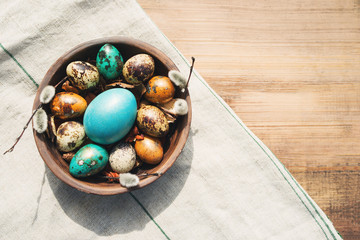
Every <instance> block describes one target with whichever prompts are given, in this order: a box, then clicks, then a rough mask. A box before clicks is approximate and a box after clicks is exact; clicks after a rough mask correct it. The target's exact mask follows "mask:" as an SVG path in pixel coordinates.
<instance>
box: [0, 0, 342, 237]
mask: <svg viewBox="0 0 360 240" xmlns="http://www.w3.org/2000/svg"><path fill="white" fill-rule="evenodd" d="M0 16H1V17H0V30H1V31H0V44H1V45H0V47H1V49H0V70H1V71H0V79H1V80H0V96H1V103H2V104H1V105H0V111H1V113H2V116H1V117H0V125H1V128H0V143H1V147H0V151H1V153H3V152H4V151H5V150H6V149H7V148H9V147H10V146H11V145H12V143H13V142H14V141H15V139H16V137H17V136H18V135H19V133H20V132H21V130H22V128H23V126H24V125H25V123H26V122H27V120H28V118H29V116H30V115H31V109H32V104H33V100H34V97H35V93H36V90H37V85H38V84H39V83H40V82H41V79H42V78H43V76H44V75H45V73H46V71H47V69H48V68H49V67H50V66H51V64H52V63H54V62H55V61H56V60H57V59H58V58H59V57H60V56H61V55H62V54H63V53H64V52H66V51H67V50H69V49H71V48H73V47H74V46H76V45H77V44H79V43H82V42H84V41H88V40H92V39H96V38H100V37H109V36H127V37H133V38H136V39H139V40H142V41H145V42H147V43H149V44H151V45H153V46H155V47H157V48H159V49H160V50H162V51H163V52H164V53H165V54H167V56H169V57H170V58H171V59H172V60H173V61H174V62H175V64H176V65H177V66H178V68H179V69H180V71H181V72H183V73H184V75H185V76H186V75H187V74H188V72H189V63H188V61H187V60H186V59H185V58H184V57H183V56H182V55H181V53H180V52H179V51H178V50H177V49H176V48H175V47H174V45H173V44H172V43H171V42H170V41H169V40H168V39H167V38H166V37H165V36H164V35H163V34H162V33H161V31H160V30H159V29H158V28H157V27H156V26H155V25H154V24H153V22H152V21H151V20H150V19H149V17H148V16H147V15H146V13H145V12H144V11H143V10H142V8H141V7H140V6H139V5H138V4H137V3H136V2H135V1H133V0H124V1H120V0H117V1H113V0H111V1H110V0H106V1H95V0H88V1H85V0H82V1H1V2H0ZM195 57H196V56H195ZM189 91H190V96H191V100H192V107H193V120H192V125H191V132H190V135H189V138H188V140H187V143H186V146H185V148H184V150H183V152H182V153H181V155H180V157H179V158H178V159H177V161H176V162H175V164H174V165H173V167H172V168H171V169H170V170H169V171H168V172H167V173H165V175H164V176H162V177H161V178H160V179H158V180H157V181H155V182H154V183H152V184H151V185H149V186H147V187H145V188H143V189H140V190H136V191H134V192H132V193H130V194H129V193H126V194H121V195H116V196H97V195H91V194H86V193H83V192H80V191H77V190H76V189H73V188H71V187H69V186H67V185H66V184H64V183H63V182H61V181H60V180H58V179H57V178H56V177H55V176H54V175H53V174H52V172H51V171H50V170H49V169H48V168H47V167H46V165H45V164H44V162H43V161H42V159H41V157H40V155H39V153H38V151H37V148H36V146H35V142H34V138H33V135H32V131H31V127H30V129H28V130H27V131H26V132H25V134H24V136H23V138H22V139H21V140H20V142H19V144H18V145H17V146H16V148H15V150H14V151H13V152H12V153H9V154H7V155H5V156H4V155H1V157H0V167H1V170H2V172H1V175H0V176H1V177H0V179H1V181H0V189H1V198H0V205H1V208H0V216H1V218H0V239H25V238H26V239H341V237H340V235H339V234H338V233H337V232H336V230H335V229H334V227H333V225H332V223H331V222H330V221H329V219H328V218H327V217H326V215H325V214H324V213H323V211H322V210H321V209H320V208H319V207H318V206H317V205H316V203H315V202H314V201H313V200H312V199H311V198H310V197H309V196H308V194H307V193H306V192H305V191H304V190H303V189H302V188H301V186H299V184H298V183H297V182H296V181H295V180H294V179H293V177H292V176H291V174H290V173H289V172H288V171H287V170H286V169H285V167H284V166H283V165H282V164H281V163H280V162H279V160H278V159H277V158H276V157H275V156H274V155H273V154H272V153H271V151H270V150H269V149H268V148H267V147H266V146H265V145H264V144H263V143H262V142H261V141H260V140H259V139H258V138H257V137H256V136H255V135H254V134H253V133H251V131H250V130H249V129H248V128H247V127H246V126H245V125H244V124H243V123H242V121H241V120H240V119H239V118H238V117H237V116H236V115H235V113H234V112H233V111H232V110H231V109H230V108H229V106H228V105H227V104H226V103H225V102H224V101H223V100H222V99H221V98H220V97H219V96H218V95H217V94H216V93H215V92H214V91H213V90H212V89H211V88H210V87H209V86H208V85H207V83H206V82H205V81H204V79H202V78H201V76H200V75H199V73H197V72H196V70H195V72H194V74H193V76H192V79H191V82H190V85H189Z"/></svg>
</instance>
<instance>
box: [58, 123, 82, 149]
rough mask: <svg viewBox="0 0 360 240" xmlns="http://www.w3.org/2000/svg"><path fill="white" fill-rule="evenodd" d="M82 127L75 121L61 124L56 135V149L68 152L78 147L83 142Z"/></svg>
mask: <svg viewBox="0 0 360 240" xmlns="http://www.w3.org/2000/svg"><path fill="white" fill-rule="evenodd" d="M85 137H86V135H85V130H84V126H83V125H82V124H81V123H79V122H75V121H68V122H64V123H62V124H61V125H60V126H59V128H58V129H57V133H56V148H57V149H58V150H60V151H62V152H70V151H73V150H75V149H76V148H78V147H80V145H81V144H82V143H83V142H84V141H85Z"/></svg>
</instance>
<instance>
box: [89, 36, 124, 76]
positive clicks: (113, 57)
mask: <svg viewBox="0 0 360 240" xmlns="http://www.w3.org/2000/svg"><path fill="white" fill-rule="evenodd" d="M123 65H124V62H123V57H122V56H121V54H120V52H119V50H117V49H116V48H115V47H114V46H113V45H111V44H108V43H107V44H105V45H104V46H102V47H101V48H100V50H99V52H98V54H97V57H96V67H97V68H98V70H99V72H100V74H101V75H102V76H103V77H104V78H105V79H107V80H112V79H115V78H118V77H119V76H120V74H121V72H122V69H123Z"/></svg>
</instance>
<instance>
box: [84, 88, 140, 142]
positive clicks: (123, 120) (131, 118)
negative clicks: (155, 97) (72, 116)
mask: <svg viewBox="0 0 360 240" xmlns="http://www.w3.org/2000/svg"><path fill="white" fill-rule="evenodd" d="M136 113H137V104H136V99H135V96H134V95H133V94H132V93H131V92H130V91H129V90H127V89H123V88H113V89H110V90H107V91H105V92H102V93H101V94H99V95H98V96H97V97H96V98H94V100H93V101H92V102H91V103H90V104H89V106H88V107H87V108H86V110H85V114H84V120H83V125H84V128H85V133H86V135H87V136H88V137H89V138H90V139H91V140H92V141H94V142H96V143H100V144H111V143H115V142H117V141H119V140H120V139H122V138H123V137H125V135H126V134H127V133H128V132H129V131H130V129H131V128H132V126H133V125H134V122H135V118H136Z"/></svg>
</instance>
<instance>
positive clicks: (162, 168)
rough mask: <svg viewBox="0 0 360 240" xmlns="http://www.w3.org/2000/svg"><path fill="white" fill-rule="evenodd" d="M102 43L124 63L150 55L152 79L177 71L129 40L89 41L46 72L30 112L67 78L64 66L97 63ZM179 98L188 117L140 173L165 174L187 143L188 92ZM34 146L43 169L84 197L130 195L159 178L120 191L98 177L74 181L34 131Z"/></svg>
mask: <svg viewBox="0 0 360 240" xmlns="http://www.w3.org/2000/svg"><path fill="white" fill-rule="evenodd" d="M105 43H110V44H112V45H114V46H115V47H116V48H117V49H118V50H119V51H120V52H121V54H122V56H123V58H124V61H126V60H127V59H129V58H130V57H131V56H133V55H135V54H138V53H147V54H149V55H151V56H152V57H153V58H154V60H155V73H154V75H155V74H156V75H164V76H167V74H168V71H170V70H178V69H177V67H176V66H175V64H174V63H173V62H172V61H171V59H169V58H168V57H167V56H166V55H165V54H164V53H163V52H161V51H160V50H158V49H157V48H155V47H153V46H151V45H149V44H147V43H144V42H141V41H138V40H135V39H130V38H125V37H111V38H101V39H96V40H92V41H89V42H85V43H82V44H80V45H78V46H76V47H75V48H73V49H71V50H70V51H68V52H67V53H65V54H64V55H62V56H61V57H60V58H59V59H58V60H57V61H56V62H55V63H54V64H53V65H52V66H51V67H50V69H49V70H48V72H47V73H46V75H45V77H44V79H43V80H42V82H41V84H40V86H39V89H38V91H37V94H36V97H35V100H34V105H33V110H35V108H36V107H37V106H38V105H39V95H40V92H41V91H42V89H43V88H44V87H45V86H46V85H55V84H56V83H58V82H59V81H60V80H61V79H62V78H64V77H65V76H66V71H65V69H66V66H67V65H68V64H69V63H70V62H72V61H76V60H82V61H87V60H88V59H89V58H90V59H94V60H95V59H96V55H97V52H98V51H99V49H100V48H101V46H103V45H104V44H105ZM177 92H178V93H177V94H178V97H181V98H184V99H186V101H187V103H188V106H189V113H188V114H187V115H185V116H182V117H180V118H179V119H177V120H176V122H175V125H174V128H173V132H172V133H171V136H170V137H169V138H168V139H167V144H166V146H165V147H164V148H165V149H164V158H163V160H162V161H161V162H160V163H159V164H158V165H146V164H145V165H143V166H141V167H140V168H143V169H140V170H141V171H144V172H147V173H159V172H161V173H162V174H164V173H165V172H166V171H167V170H168V169H169V168H170V167H171V166H172V165H173V164H174V162H175V160H176V159H177V157H178V156H179V155H180V153H181V151H182V149H183V148H184V145H185V143H186V140H187V137H188V134H189V130H190V123H191V101H190V96H189V93H188V91H187V90H186V91H185V92H184V93H181V92H180V91H177ZM33 133H34V138H35V142H36V146H37V148H38V150H39V152H40V155H41V157H42V158H43V160H44V162H45V163H46V165H47V166H48V167H49V169H50V170H51V171H52V172H53V173H54V174H55V176H57V177H58V178H59V179H60V180H61V181H63V182H65V183H66V184H68V185H70V186H72V187H74V188H76V189H78V190H80V191H83V192H86V193H92V194H98V195H114V194H120V193H125V192H129V191H132V190H135V189H139V188H143V187H145V186H146V185H148V184H150V183H152V182H154V181H155V180H156V179H158V178H159V177H160V176H149V177H147V178H144V179H141V180H140V183H139V185H138V186H137V187H135V188H131V189H127V188H124V187H122V186H121V185H120V184H119V183H109V182H106V180H104V179H100V178H99V177H95V176H94V177H88V178H84V179H80V178H79V179H77V178H74V177H73V176H72V175H70V173H69V164H68V163H67V162H66V161H65V160H63V158H62V157H61V153H60V152H59V151H58V150H57V149H56V146H55V144H54V143H52V142H51V140H50V139H49V138H48V136H47V135H46V134H38V133H37V132H36V131H33ZM165 184H166V183H165Z"/></svg>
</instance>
